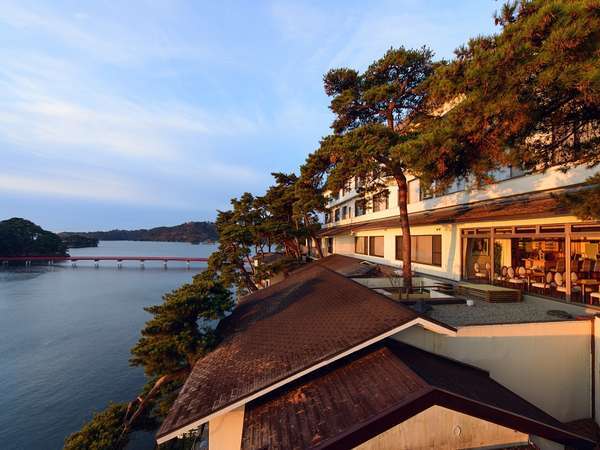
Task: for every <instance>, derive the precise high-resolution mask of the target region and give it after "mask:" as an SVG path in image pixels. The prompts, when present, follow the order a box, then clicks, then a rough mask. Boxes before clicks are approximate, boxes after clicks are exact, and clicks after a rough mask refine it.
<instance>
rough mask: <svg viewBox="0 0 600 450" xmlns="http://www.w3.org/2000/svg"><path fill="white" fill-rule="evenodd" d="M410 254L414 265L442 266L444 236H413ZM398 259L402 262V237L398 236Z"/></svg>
mask: <svg viewBox="0 0 600 450" xmlns="http://www.w3.org/2000/svg"><path fill="white" fill-rule="evenodd" d="M410 253H411V259H412V262H414V263H419V264H429V265H432V266H441V265H442V236H441V235H439V234H433V235H427V236H411V238H410ZM396 259H397V260H398V261H402V236H396Z"/></svg>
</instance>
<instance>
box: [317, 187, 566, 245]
mask: <svg viewBox="0 0 600 450" xmlns="http://www.w3.org/2000/svg"><path fill="white" fill-rule="evenodd" d="M553 194H555V192H539V193H531V194H522V195H515V196H511V197H505V198H500V199H496V200H486V201H481V202H477V203H471V204H464V205H457V206H451V207H446V208H439V209H433V210H429V211H421V212H415V213H411V214H409V222H410V225H411V226H417V225H434V224H443V223H465V222H479V221H481V222H484V221H490V220H503V219H523V218H537V217H546V216H548V215H565V214H568V213H569V212H568V210H567V209H566V208H565V207H563V206H560V205H559V203H558V201H557V200H556V199H555V197H554V195H553ZM399 227H400V221H399V219H398V216H394V217H386V218H383V219H375V220H369V221H364V222H357V223H353V224H347V225H340V226H337V227H332V228H323V229H322V230H320V231H319V235H320V236H335V235H338V234H343V233H349V232H351V231H365V230H372V229H380V228H399Z"/></svg>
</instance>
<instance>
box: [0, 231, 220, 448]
mask: <svg viewBox="0 0 600 450" xmlns="http://www.w3.org/2000/svg"><path fill="white" fill-rule="evenodd" d="M215 249H216V245H214V244H199V245H193V244H188V243H173V242H133V241H100V243H99V245H98V247H97V248H83V249H70V250H69V252H70V254H71V255H72V256H83V255H94V256H183V257H207V256H209V255H210V254H211V253H212V252H213V251H214V250H215ZM205 267H206V266H205V264H203V263H192V264H191V266H190V268H188V267H187V266H186V263H175V262H170V263H169V264H168V267H167V269H165V268H164V267H163V264H162V262H148V261H147V262H146V263H145V265H144V268H143V269H142V268H141V267H140V264H139V262H124V263H123V267H122V268H118V267H117V263H116V262H115V261H103V262H101V263H100V266H99V267H98V268H95V267H94V264H93V263H92V262H89V263H84V262H78V263H77V267H72V266H71V264H70V263H62V264H59V265H54V266H46V265H39V266H33V267H31V268H30V269H25V268H24V267H20V268H5V267H0V448H2V449H4V450H13V449H14V450H17V449H18V450H21V449H50V450H53V449H60V448H62V445H63V442H64V439H65V437H66V436H68V435H69V434H70V433H72V432H74V431H77V430H78V429H79V428H80V427H81V425H82V424H83V423H84V422H85V421H87V420H89V419H90V418H91V416H92V414H93V413H94V412H95V411H100V410H102V409H103V408H104V407H105V406H106V405H107V404H108V403H109V402H111V401H113V402H121V401H129V400H132V399H133V398H135V396H136V395H137V394H138V392H139V391H140V389H141V388H142V386H143V385H144V384H145V377H144V374H143V371H142V369H141V368H140V367H130V365H129V362H128V360H129V357H130V353H129V350H130V348H131V347H132V346H133V345H134V344H135V343H136V342H137V340H138V338H139V336H140V330H141V328H142V327H143V325H144V323H145V322H146V321H147V320H148V319H149V318H150V314H148V313H147V312H145V311H144V309H143V308H144V307H145V306H149V305H155V304H158V303H160V302H161V300H162V296H163V294H165V293H167V292H169V291H171V290H173V289H175V288H177V287H178V286H180V285H182V284H184V283H186V282H189V281H191V280H192V277H193V276H194V275H195V274H197V273H199V272H200V271H201V270H203V268H205ZM153 447H154V441H153V436H152V434H151V433H137V434H135V435H134V438H133V441H132V443H131V444H130V446H129V448H130V449H134V450H141V449H152V448H153Z"/></svg>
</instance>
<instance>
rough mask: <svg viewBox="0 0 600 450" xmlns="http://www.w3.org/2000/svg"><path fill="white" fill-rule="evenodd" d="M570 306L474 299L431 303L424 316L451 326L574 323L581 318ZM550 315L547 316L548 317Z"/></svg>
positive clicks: (543, 300)
mask: <svg viewBox="0 0 600 450" xmlns="http://www.w3.org/2000/svg"><path fill="white" fill-rule="evenodd" d="M580 309H581V312H580V313H579V314H577V313H576V312H575V311H573V307H569V308H568V307H566V306H565V305H562V304H560V303H559V302H555V301H552V300H546V299H534V298H532V297H525V300H523V301H522V302H519V303H488V302H485V301H481V300H474V305H473V306H467V305H466V304H465V303H463V304H434V305H432V309H431V311H430V312H429V313H428V316H429V317H431V318H432V319H435V320H438V321H440V322H443V323H447V324H448V325H452V326H454V327H460V326H468V325H491V324H509V323H532V322H560V321H566V320H575V318H576V317H577V316H578V315H583V314H584V313H585V310H584V309H583V308H580ZM549 312H550V314H549Z"/></svg>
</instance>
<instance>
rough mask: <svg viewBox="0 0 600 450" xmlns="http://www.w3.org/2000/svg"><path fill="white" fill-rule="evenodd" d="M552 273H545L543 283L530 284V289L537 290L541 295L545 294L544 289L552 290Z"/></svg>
mask: <svg viewBox="0 0 600 450" xmlns="http://www.w3.org/2000/svg"><path fill="white" fill-rule="evenodd" d="M552 279H553V276H552V272H547V273H546V276H545V279H544V281H542V282H535V283H531V287H534V288H536V289H539V290H540V291H541V292H542V294H545V293H546V289H548V290H550V289H552Z"/></svg>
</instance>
